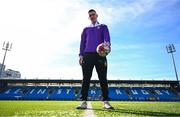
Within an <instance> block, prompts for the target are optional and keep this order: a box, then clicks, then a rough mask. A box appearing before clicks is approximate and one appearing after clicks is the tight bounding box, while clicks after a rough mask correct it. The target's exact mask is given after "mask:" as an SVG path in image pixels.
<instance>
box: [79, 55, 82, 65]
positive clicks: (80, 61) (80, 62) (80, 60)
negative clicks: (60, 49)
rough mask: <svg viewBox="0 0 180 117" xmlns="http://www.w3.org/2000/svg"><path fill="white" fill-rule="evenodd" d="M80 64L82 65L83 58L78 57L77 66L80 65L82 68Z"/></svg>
mask: <svg viewBox="0 0 180 117" xmlns="http://www.w3.org/2000/svg"><path fill="white" fill-rule="evenodd" d="M82 64H83V57H82V56H80V57H79V65H81V66H82Z"/></svg>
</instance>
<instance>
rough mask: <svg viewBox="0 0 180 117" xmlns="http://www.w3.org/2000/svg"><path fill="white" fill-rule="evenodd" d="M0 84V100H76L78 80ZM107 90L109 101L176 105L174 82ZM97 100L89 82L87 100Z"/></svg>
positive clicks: (115, 85)
mask: <svg viewBox="0 0 180 117" xmlns="http://www.w3.org/2000/svg"><path fill="white" fill-rule="evenodd" d="M0 81H1V85H0V86H1V87H0V100H79V97H80V90H81V87H80V84H81V81H80V80H75V81H73V80H23V79H1V80H0ZM56 83H57V84H56ZM52 84H53V85H52ZM108 90H109V97H110V99H111V100H113V101H180V90H179V84H178V82H177V81H109V89H108ZM100 98H101V89H100V87H99V84H98V81H92V84H91V86H90V89H89V92H88V99H89V100H99V99H100Z"/></svg>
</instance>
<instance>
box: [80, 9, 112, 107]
mask: <svg viewBox="0 0 180 117" xmlns="http://www.w3.org/2000/svg"><path fill="white" fill-rule="evenodd" d="M88 14H89V19H90V20H91V25H90V26H89V27H86V28H84V30H83V32H82V34H81V43H80V53H79V64H80V65H81V66H82V72H83V81H82V89H81V98H80V99H81V100H82V102H81V103H80V105H79V106H78V107H77V109H86V108H87V103H86V101H87V96H88V89H89V85H90V79H91V76H92V71H93V67H94V66H95V68H96V71H97V74H98V77H99V81H100V86H101V91H102V101H103V104H104V108H106V109H113V107H112V106H111V105H110V104H109V102H108V99H109V98H108V84H107V59H106V57H102V56H100V55H98V53H97V52H96V48H97V46H98V45H99V44H101V43H103V42H106V43H108V44H109V46H110V36H109V31H108V28H107V26H106V25H105V24H100V23H99V22H98V21H97V17H98V14H97V13H96V11H95V10H94V9H91V10H89V11H88Z"/></svg>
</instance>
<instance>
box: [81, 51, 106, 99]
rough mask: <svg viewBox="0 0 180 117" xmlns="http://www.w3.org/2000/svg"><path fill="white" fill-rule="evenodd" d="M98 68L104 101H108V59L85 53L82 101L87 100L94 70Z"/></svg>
mask: <svg viewBox="0 0 180 117" xmlns="http://www.w3.org/2000/svg"><path fill="white" fill-rule="evenodd" d="M94 66H95V68H96V71H97V74H98V78H99V81H100V86H101V92H102V99H101V100H103V101H105V100H108V99H109V98H108V83H107V59H106V57H101V56H99V55H98V53H96V52H95V53H94V52H93V53H90V52H89V53H85V55H84V56H83V64H82V72H83V81H82V88H81V97H80V99H81V100H87V96H88V90H89V85H90V80H91V76H92V71H93V68H94Z"/></svg>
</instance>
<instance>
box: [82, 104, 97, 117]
mask: <svg viewBox="0 0 180 117" xmlns="http://www.w3.org/2000/svg"><path fill="white" fill-rule="evenodd" d="M84 117H96V115H95V114H94V111H93V110H92V105H91V102H88V105H87V109H86V111H85V113H84Z"/></svg>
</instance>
